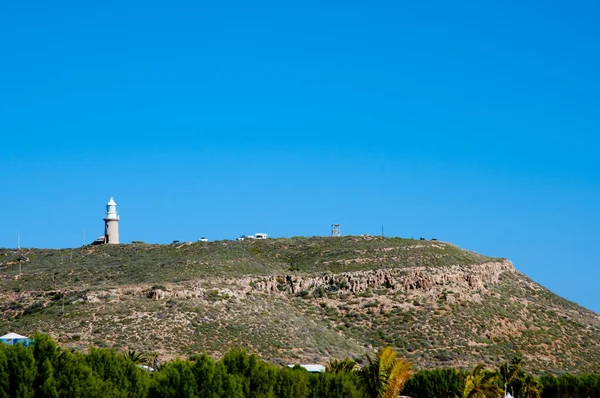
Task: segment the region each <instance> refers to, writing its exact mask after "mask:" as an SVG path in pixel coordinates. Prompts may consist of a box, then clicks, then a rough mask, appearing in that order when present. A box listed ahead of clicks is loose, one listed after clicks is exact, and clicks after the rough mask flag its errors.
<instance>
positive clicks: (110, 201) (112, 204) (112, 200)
mask: <svg viewBox="0 0 600 398" xmlns="http://www.w3.org/2000/svg"><path fill="white" fill-rule="evenodd" d="M116 205H117V204H116V203H115V200H114V199H113V197H112V196H111V197H110V200H109V201H108V203H107V206H116Z"/></svg>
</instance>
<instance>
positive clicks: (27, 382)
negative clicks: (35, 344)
mask: <svg viewBox="0 0 600 398" xmlns="http://www.w3.org/2000/svg"><path fill="white" fill-rule="evenodd" d="M4 348H5V353H6V358H7V367H8V374H9V380H10V384H9V389H8V390H9V394H8V395H9V396H10V397H15V398H29V397H34V396H35V387H34V382H35V379H36V376H37V366H36V363H35V358H34V356H33V350H32V349H31V347H23V346H21V345H20V344H18V345H14V346H5V347H4Z"/></svg>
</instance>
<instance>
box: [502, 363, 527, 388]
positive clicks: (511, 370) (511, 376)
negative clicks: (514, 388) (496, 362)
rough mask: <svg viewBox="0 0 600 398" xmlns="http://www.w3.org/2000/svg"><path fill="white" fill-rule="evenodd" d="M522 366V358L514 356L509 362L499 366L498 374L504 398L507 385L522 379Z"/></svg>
mask: <svg viewBox="0 0 600 398" xmlns="http://www.w3.org/2000/svg"><path fill="white" fill-rule="evenodd" d="M523 365H524V363H523V358H522V357H520V356H516V357H514V358H512V359H511V360H510V362H504V363H503V364H502V365H500V371H499V374H500V378H501V379H502V383H503V384H504V396H506V392H507V389H508V385H509V384H510V383H512V382H513V381H515V380H516V379H518V378H519V377H522V371H523Z"/></svg>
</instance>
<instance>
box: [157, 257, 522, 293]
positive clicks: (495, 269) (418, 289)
mask: <svg viewBox="0 0 600 398" xmlns="http://www.w3.org/2000/svg"><path fill="white" fill-rule="evenodd" d="M503 273H507V274H514V273H517V270H516V269H515V268H514V266H513V264H512V263H511V262H510V261H508V260H504V261H495V262H487V263H484V264H479V265H469V266H459V265H454V266H449V267H435V268H432V267H410V268H388V269H378V270H369V271H354V272H343V273H340V274H335V273H326V274H323V275H321V276H299V275H293V274H288V275H272V276H267V277H254V278H250V277H243V278H237V279H234V278H227V279H221V278H219V279H216V280H215V279H212V280H211V281H210V285H214V286H222V287H221V288H217V289H215V288H211V287H202V284H203V283H201V282H200V281H198V282H197V283H195V284H193V285H186V286H179V285H169V286H168V287H162V286H161V287H159V288H156V287H155V288H151V289H150V290H149V291H148V292H147V295H148V297H150V298H152V299H154V300H164V299H168V298H187V299H206V298H207V297H208V296H209V295H210V294H217V293H218V294H221V295H226V296H228V297H237V298H240V299H241V298H244V297H245V296H246V295H247V294H249V293H250V292H251V291H253V290H254V291H259V292H267V293H269V294H276V295H294V296H304V295H307V294H310V295H314V293H315V292H319V291H325V292H345V291H347V292H351V293H355V294H356V293H362V292H366V291H368V290H373V289H386V290H387V291H388V292H389V293H397V292H405V293H413V294H414V295H432V296H435V295H437V294H440V293H441V292H443V291H448V290H451V291H452V293H451V294H450V295H448V299H449V300H450V301H452V300H457V299H458V300H460V299H470V300H477V299H478V297H479V293H480V292H481V291H483V290H484V289H486V286H487V285H493V284H496V283H498V281H499V278H500V276H501V275H502V274H503ZM204 282H206V281H204ZM223 286H227V287H223ZM211 292H212V293H211ZM215 292H216V293H215Z"/></svg>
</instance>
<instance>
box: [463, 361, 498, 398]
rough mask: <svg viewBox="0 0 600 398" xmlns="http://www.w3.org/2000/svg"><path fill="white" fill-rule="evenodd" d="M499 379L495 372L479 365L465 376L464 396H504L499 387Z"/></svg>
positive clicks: (483, 397)
mask: <svg viewBox="0 0 600 398" xmlns="http://www.w3.org/2000/svg"><path fill="white" fill-rule="evenodd" d="M498 383H499V379H498V375H497V374H496V373H495V372H492V371H489V370H486V369H484V368H483V365H477V366H476V367H475V368H474V369H473V370H472V371H471V373H469V374H468V375H467V376H466V377H465V382H464V389H463V394H462V395H463V398H497V397H501V396H502V389H501V388H500V387H498Z"/></svg>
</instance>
